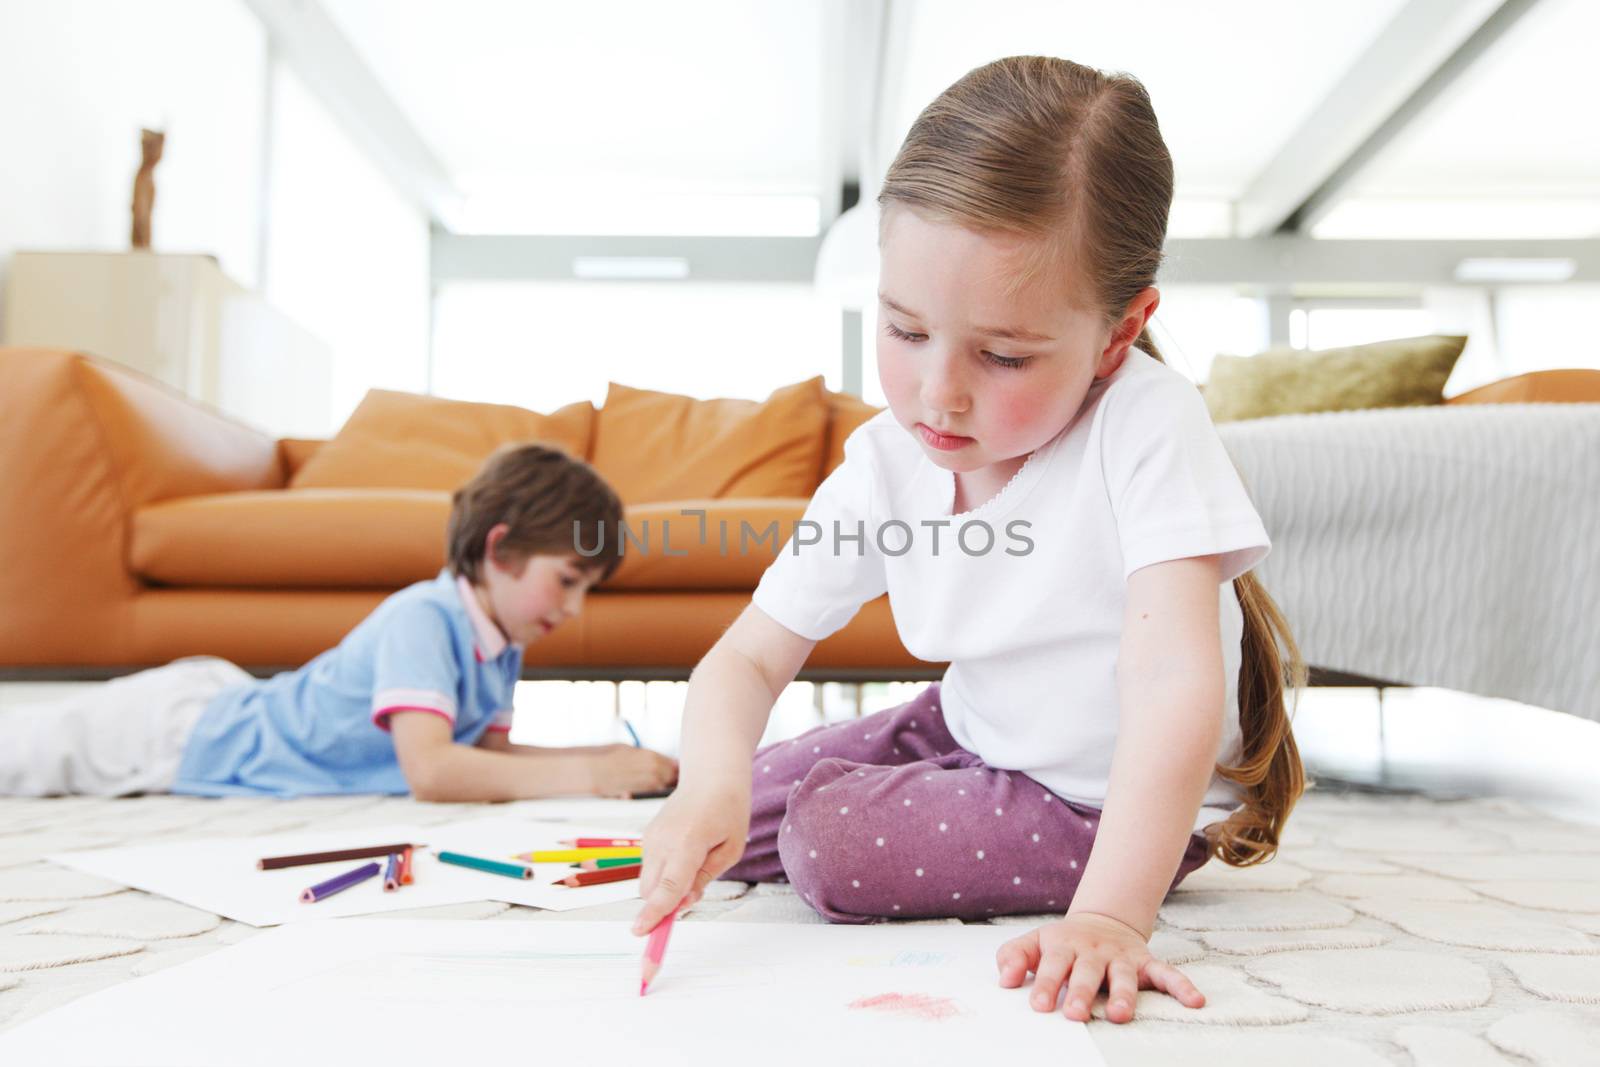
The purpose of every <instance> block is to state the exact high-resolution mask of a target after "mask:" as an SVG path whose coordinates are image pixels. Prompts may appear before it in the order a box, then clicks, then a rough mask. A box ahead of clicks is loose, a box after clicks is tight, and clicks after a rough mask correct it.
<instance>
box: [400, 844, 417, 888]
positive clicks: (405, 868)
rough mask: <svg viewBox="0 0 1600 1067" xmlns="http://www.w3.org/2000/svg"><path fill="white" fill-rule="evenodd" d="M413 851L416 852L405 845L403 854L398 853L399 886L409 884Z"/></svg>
mask: <svg viewBox="0 0 1600 1067" xmlns="http://www.w3.org/2000/svg"><path fill="white" fill-rule="evenodd" d="M414 851H416V850H415V849H413V848H412V847H411V846H410V845H407V846H406V850H405V851H404V852H402V853H400V884H401V885H410V884H411V854H412V853H413V852H414Z"/></svg>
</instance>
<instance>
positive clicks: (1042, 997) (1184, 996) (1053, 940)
mask: <svg viewBox="0 0 1600 1067" xmlns="http://www.w3.org/2000/svg"><path fill="white" fill-rule="evenodd" d="M995 964H996V965H997V966H998V967H999V968H1000V984H1001V985H1002V986H1004V987H1006V988H1007V989H1015V988H1017V987H1018V986H1020V985H1021V984H1022V983H1023V980H1024V979H1026V978H1027V977H1028V972H1029V971H1032V972H1033V974H1034V979H1033V992H1032V993H1031V994H1029V997H1028V1004H1029V1006H1030V1007H1032V1008H1033V1010H1034V1011H1053V1010H1055V1006H1056V1000H1057V994H1058V993H1059V992H1060V990H1061V988H1062V986H1063V985H1065V987H1066V991H1067V999H1066V1004H1065V1006H1064V1007H1063V1008H1062V1013H1063V1014H1064V1015H1066V1017H1067V1018H1069V1019H1075V1020H1077V1021H1078V1022H1088V1021H1089V1009H1090V1008H1091V1007H1093V1005H1094V1000H1095V996H1096V995H1097V994H1098V993H1099V992H1100V987H1101V986H1102V985H1107V986H1109V987H1110V993H1109V996H1108V999H1107V1003H1106V1018H1107V1019H1110V1020H1111V1021H1112V1022H1114V1023H1125V1022H1129V1021H1131V1020H1132V1019H1133V1003H1134V999H1135V995H1136V994H1137V993H1138V991H1139V990H1140V989H1159V990H1161V991H1162V992H1164V993H1166V994H1168V995H1169V996H1173V997H1176V998H1177V999H1178V1001H1179V1002H1180V1003H1182V1004H1183V1005H1184V1006H1186V1007H1190V1008H1200V1007H1204V1006H1205V1002H1206V998H1205V996H1204V995H1203V994H1202V993H1201V992H1200V991H1199V990H1198V989H1196V988H1195V987H1194V983H1193V982H1191V981H1189V979H1188V978H1186V977H1184V975H1183V972H1181V971H1179V970H1178V969H1177V968H1176V967H1174V966H1172V964H1170V963H1166V962H1164V961H1162V960H1158V959H1156V958H1155V957H1154V956H1152V955H1150V946H1149V945H1148V944H1146V943H1145V939H1144V938H1143V937H1142V936H1141V935H1140V934H1139V931H1137V930H1135V929H1134V928H1133V927H1131V926H1129V925H1127V924H1126V923H1124V922H1122V921H1121V920H1119V919H1113V918H1111V917H1110V916H1109V915H1099V914H1096V913H1094V912H1078V913H1075V914H1071V915H1068V916H1067V917H1066V918H1065V919H1062V920H1061V921H1059V922H1053V923H1047V924H1046V925H1044V926H1041V927H1039V928H1038V929H1037V930H1033V931H1030V932H1029V933H1026V934H1024V935H1023V936H1021V937H1017V938H1013V939H1012V940H1010V941H1007V942H1006V943H1005V944H1004V945H1001V946H1000V951H999V952H997V953H996V954H995Z"/></svg>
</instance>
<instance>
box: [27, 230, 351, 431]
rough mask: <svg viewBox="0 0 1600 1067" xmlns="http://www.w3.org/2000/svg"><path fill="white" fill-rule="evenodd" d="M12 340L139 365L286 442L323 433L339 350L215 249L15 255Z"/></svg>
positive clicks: (329, 405) (142, 369)
mask: <svg viewBox="0 0 1600 1067" xmlns="http://www.w3.org/2000/svg"><path fill="white" fill-rule="evenodd" d="M4 326H5V343H6V344H10V345H27V346H40V347H49V348H70V349H76V350H79V351H83V352H89V353H91V354H93V355H96V356H101V357H104V358H106V359H109V360H113V361H115V362H118V363H122V364H124V365H126V366H129V367H133V368H135V369H137V370H140V371H143V372H144V373H145V374H148V375H150V376H151V377H154V378H157V379H159V380H161V381H163V382H166V383H167V384H168V385H171V386H173V387H174V388H176V389H179V390H182V391H183V392H184V393H187V394H188V395H189V396H191V397H193V398H194V399H196V400H200V401H202V402H204V403H207V404H210V405H212V406H213V407H216V408H217V409H219V410H220V411H222V412H224V413H225V414H228V415H231V416H233V417H234V418H238V419H242V420H243V421H245V422H248V423H251V424H252V425H255V426H257V427H258V428H260V429H262V430H265V431H266V432H268V433H270V434H272V435H274V436H278V437H297V436H303V437H323V436H327V435H329V434H330V433H331V432H332V431H333V429H334V427H332V426H330V425H329V418H330V407H331V399H332V374H333V361H332V354H331V352H330V351H329V349H328V346H327V345H326V344H324V343H323V342H322V341H321V340H320V339H319V338H317V337H315V336H314V335H312V334H311V333H309V332H307V331H306V330H305V329H304V328H302V327H301V326H300V325H299V324H297V323H296V322H294V321H293V320H292V319H290V318H289V317H288V316H286V315H284V314H283V313H282V312H280V311H278V310H277V309H276V308H274V307H273V306H272V305H271V304H269V303H267V302H266V301H265V300H264V299H262V298H261V297H260V296H258V295H256V294H255V293H253V292H251V291H250V290H248V289H245V288H244V287H242V286H240V285H238V284H237V283H235V282H234V281H233V280H232V279H230V278H229V277H228V276H227V275H225V274H223V273H222V270H221V269H220V268H219V267H218V266H217V263H216V261H215V260H214V259H212V258H211V257H210V256H205V255H173V254H168V253H160V252H18V253H17V254H16V255H15V256H14V257H13V258H12V261H11V270H10V278H9V281H8V282H7V285H6V308H5V318H4Z"/></svg>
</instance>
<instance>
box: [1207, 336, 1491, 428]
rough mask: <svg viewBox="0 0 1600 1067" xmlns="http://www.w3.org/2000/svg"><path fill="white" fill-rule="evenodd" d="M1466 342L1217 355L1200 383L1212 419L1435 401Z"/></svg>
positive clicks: (1412, 340)
mask: <svg viewBox="0 0 1600 1067" xmlns="http://www.w3.org/2000/svg"><path fill="white" fill-rule="evenodd" d="M1466 343H1467V339H1466V338H1465V337H1457V336H1431V337H1408V338H1405V339H1403V340H1398V341H1378V342H1375V343H1373V344H1369V345H1355V346H1352V347H1349V348H1326V349H1323V350H1321V351H1318V352H1305V351H1301V350H1299V349H1293V348H1274V349H1269V350H1268V351H1266V352H1262V353H1261V354H1260V355H1255V356H1218V357H1217V358H1216V361H1215V362H1214V363H1212V364H1211V378H1210V380H1209V381H1207V382H1206V386H1205V390H1204V393H1205V398H1206V406H1207V407H1209V408H1210V409H1211V418H1212V420H1213V421H1214V422H1230V421H1234V420H1238V419H1257V418H1261V417H1263V416H1266V415H1294V414H1303V413H1307V412H1313V411H1354V410H1357V409H1360V408H1392V407H1415V406H1419V405H1425V404H1438V403H1440V402H1442V400H1443V399H1444V383H1445V381H1446V380H1447V379H1448V378H1449V377H1450V371H1451V370H1452V369H1453V368H1454V367H1455V365H1456V360H1457V359H1459V358H1460V357H1461V350H1462V349H1463V348H1464V347H1466Z"/></svg>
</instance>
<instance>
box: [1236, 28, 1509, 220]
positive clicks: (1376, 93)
mask: <svg viewBox="0 0 1600 1067" xmlns="http://www.w3.org/2000/svg"><path fill="white" fill-rule="evenodd" d="M1537 3H1538V0H1472V2H1470V3H1469V2H1463V0H1409V2H1408V3H1407V4H1406V5H1405V6H1404V7H1402V8H1401V9H1400V11H1399V12H1398V13H1397V14H1396V15H1395V16H1394V18H1393V19H1392V20H1391V21H1390V22H1389V24H1388V25H1387V26H1385V27H1384V28H1383V30H1382V31H1381V32H1380V33H1379V34H1378V35H1377V37H1375V38H1374V39H1373V41H1372V44H1371V45H1369V46H1368V48H1367V50H1366V51H1365V52H1364V53H1362V55H1361V56H1360V57H1359V58H1357V60H1356V61H1355V63H1354V64H1353V65H1352V66H1351V67H1350V69H1349V70H1348V71H1346V72H1345V74H1344V76H1343V77H1341V78H1340V79H1339V81H1338V83H1337V84H1335V85H1334V87H1333V89H1332V90H1331V91H1330V92H1329V93H1328V95H1327V96H1326V97H1325V98H1324V99H1323V101H1322V103H1321V104H1319V105H1318V106H1317V107H1316V108H1315V109H1314V110H1313V111H1312V112H1311V114H1310V115H1308V116H1307V117H1306V120H1305V121H1304V122H1303V123H1301V124H1300V126H1299V128H1297V129H1296V130H1295V132H1294V133H1293V134H1291V135H1290V136H1289V138H1288V139H1287V140H1286V141H1285V142H1284V144H1283V146H1282V147H1281V148H1280V149H1279V150H1278V153H1277V155H1276V156H1274V158H1273V159H1272V161H1271V162H1269V163H1268V164H1267V165H1266V166H1265V167H1264V168H1263V169H1262V170H1261V173H1260V174H1258V175H1257V176H1256V178H1255V180H1254V181H1252V182H1251V183H1250V185H1249V187H1248V188H1247V189H1246V190H1245V192H1244V193H1243V195H1242V196H1241V197H1240V198H1239V201H1238V204H1237V219H1238V222H1237V233H1238V236H1240V237H1259V236H1263V235H1266V234H1273V233H1289V232H1305V231H1307V230H1309V229H1310V228H1311V226H1312V225H1314V224H1315V222H1316V221H1317V220H1318V219H1320V218H1321V217H1322V216H1323V215H1324V214H1326V213H1327V211H1328V210H1329V209H1330V208H1331V206H1332V205H1333V202H1334V201H1335V200H1336V198H1337V197H1338V196H1339V195H1340V194H1341V193H1342V192H1343V191H1344V190H1345V189H1346V188H1347V187H1348V186H1349V184H1350V182H1351V180H1352V179H1353V178H1354V177H1355V176H1356V174H1357V173H1358V172H1359V171H1360V170H1361V169H1362V168H1363V167H1365V166H1366V165H1367V164H1368V163H1369V162H1370V161H1371V160H1372V159H1373V158H1374V157H1375V156H1376V155H1377V154H1378V152H1379V151H1380V150H1382V149H1383V148H1384V146H1386V145H1388V144H1389V143H1390V142H1392V141H1393V140H1394V139H1395V137H1396V136H1398V135H1399V134H1400V132H1401V131H1402V130H1404V129H1405V128H1406V127H1407V126H1408V125H1409V124H1410V123H1411V122H1412V121H1413V120H1415V119H1416V118H1417V116H1418V115H1419V114H1420V113H1421V112H1422V111H1423V110H1424V109H1425V108H1426V107H1427V106H1428V105H1429V104H1430V103H1432V102H1433V101H1434V100H1436V99H1437V98H1438V97H1439V96H1440V94H1441V93H1443V92H1444V91H1445V89H1447V88H1448V87H1449V86H1450V85H1451V84H1452V83H1453V82H1454V81H1455V80H1456V79H1457V78H1459V77H1460V76H1461V75H1462V73H1464V72H1465V71H1466V70H1467V69H1468V68H1469V67H1470V66H1471V65H1472V64H1473V62H1474V61H1475V60H1477V59H1478V57H1479V56H1481V55H1482V54H1483V53H1484V52H1486V51H1487V50H1488V49H1489V48H1490V46H1492V45H1493V44H1494V42H1496V41H1498V40H1499V39H1500V38H1501V36H1503V35H1504V34H1505V32H1506V31H1507V30H1508V29H1510V28H1511V26H1512V25H1514V24H1515V23H1516V22H1517V21H1518V20H1519V19H1521V18H1522V17H1523V16H1524V15H1525V14H1527V12H1528V11H1529V10H1530V9H1531V8H1532V7H1533V6H1534V5H1535V4H1537Z"/></svg>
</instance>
